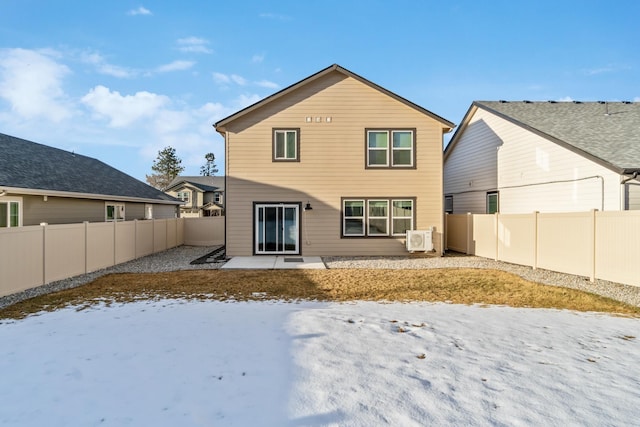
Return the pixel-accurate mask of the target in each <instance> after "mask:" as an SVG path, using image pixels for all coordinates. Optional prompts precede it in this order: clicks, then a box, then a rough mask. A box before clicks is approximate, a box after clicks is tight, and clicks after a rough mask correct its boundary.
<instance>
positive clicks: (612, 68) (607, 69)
mask: <svg viewBox="0 0 640 427" xmlns="http://www.w3.org/2000/svg"><path fill="white" fill-rule="evenodd" d="M629 69H630V67H629V66H627V65H614V64H609V65H606V66H604V67H598V68H590V69H586V70H583V71H584V73H585V74H586V75H587V76H596V75H598V74H605V73H617V72H618V71H624V70H629Z"/></svg>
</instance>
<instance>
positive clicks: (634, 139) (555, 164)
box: [444, 101, 640, 213]
mask: <svg viewBox="0 0 640 427" xmlns="http://www.w3.org/2000/svg"><path fill="white" fill-rule="evenodd" d="M639 172H640V103H638V102H576V101H574V102H555V101H548V102H531V101H517V102H511V101H509V102H507V101H476V102H473V104H472V105H471V107H470V108H469V110H468V111H467V113H466V115H465V117H464V119H463V122H462V124H461V125H460V127H459V128H458V130H457V131H456V133H455V134H454V135H453V137H452V139H451V142H450V143H449V144H448V145H447V147H446V149H445V152H444V191H445V211H446V212H449V213H467V212H471V213H493V212H496V211H499V212H501V213H528V212H534V211H539V212H575V211H586V210H590V209H598V210H601V211H605V210H606V211H617V210H628V209H640V180H639V179H638V173H639Z"/></svg>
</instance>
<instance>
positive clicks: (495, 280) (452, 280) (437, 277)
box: [0, 268, 640, 318]
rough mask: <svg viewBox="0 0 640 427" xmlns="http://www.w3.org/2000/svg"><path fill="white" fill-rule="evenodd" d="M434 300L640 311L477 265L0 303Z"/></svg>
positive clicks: (159, 281) (266, 278)
mask: <svg viewBox="0 0 640 427" xmlns="http://www.w3.org/2000/svg"><path fill="white" fill-rule="evenodd" d="M161 298H186V299H217V300H237V301H244V300H269V299H276V300H289V301H293V300H302V299H304V300H318V301H340V302H344V301H355V300H363V301H429V302H450V303H454V304H496V305H508V306H511V307H532V308H556V309H569V310H577V311H595V312H607V313H617V314H622V315H630V316H640V307H634V306H631V305H627V304H624V303H622V302H618V301H615V300H612V299H608V298H605V297H601V296H598V295H594V294H590V293H586V292H582V291H578V290H573V289H568V288H563V287H555V286H547V285H541V284H537V283H533V282H529V281H527V280H524V279H522V278H520V277H518V276H516V275H513V274H511V273H506V272H503V271H497V270H484V269H483V270H480V269H466V268H463V269H430V270H380V269H336V270H192V271H178V272H171V273H144V274H142V273H140V274H134V273H122V274H109V275H106V276H103V277H100V278H98V279H97V280H95V281H93V282H91V283H89V284H86V285H83V286H80V287H78V288H74V289H68V290H65V291H60V292H56V293H52V294H48V295H43V296H39V297H36V298H32V299H29V300H26V301H22V302H20V303H17V304H14V305H12V306H9V307H6V308H5V309H3V310H0V318H21V317H24V316H26V315H28V314H32V313H37V312H39V311H43V310H46V311H52V310H56V309H59V308H62V307H66V306H76V307H78V309H81V308H82V307H87V306H91V305H93V304H97V303H120V302H128V301H135V300H140V299H161Z"/></svg>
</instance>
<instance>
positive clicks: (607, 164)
mask: <svg viewBox="0 0 640 427" xmlns="http://www.w3.org/2000/svg"><path fill="white" fill-rule="evenodd" d="M472 106H475V107H476V108H482V109H483V110H485V111H488V112H490V113H491V114H494V115H496V116H498V117H500V118H502V119H504V120H506V121H508V122H510V123H513V124H514V125H516V126H519V127H521V128H523V129H526V130H528V131H530V132H532V133H534V134H536V135H538V136H540V137H542V138H545V139H547V140H549V141H551V142H553V143H556V144H558V145H559V146H561V147H563V148H565V149H567V150H569V151H571V152H573V153H576V154H578V155H580V156H582V157H584V158H586V159H589V160H591V161H592V162H594V163H597V164H599V165H600V166H604V167H606V168H607V169H610V170H612V171H613V172H616V173H618V174H621V175H622V174H624V173H625V171H626V170H631V171H635V170H636V169H625V168H623V167H620V166H616V165H614V164H612V163H610V162H608V161H606V160H604V159H601V158H600V157H597V156H594V155H593V154H591V153H589V152H587V151H584V150H581V149H580V148H578V147H576V146H575V145H571V144H569V143H568V142H566V141H563V140H561V139H559V138H556V137H555V136H552V135H549V134H548V133H545V132H542V131H541V130H539V129H537V128H534V127H533V126H530V125H528V124H526V123H523V122H521V121H519V120H516V119H514V118H513V117H511V116H508V115H506V114H503V113H501V112H499V111H496V110H494V109H493V108H490V107H488V106H486V105H484V104H482V102H479V101H474V102H473V104H472Z"/></svg>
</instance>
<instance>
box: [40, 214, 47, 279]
mask: <svg viewBox="0 0 640 427" xmlns="http://www.w3.org/2000/svg"><path fill="white" fill-rule="evenodd" d="M40 226H41V228H42V284H43V285H46V284H47V223H46V222H41V223H40Z"/></svg>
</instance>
